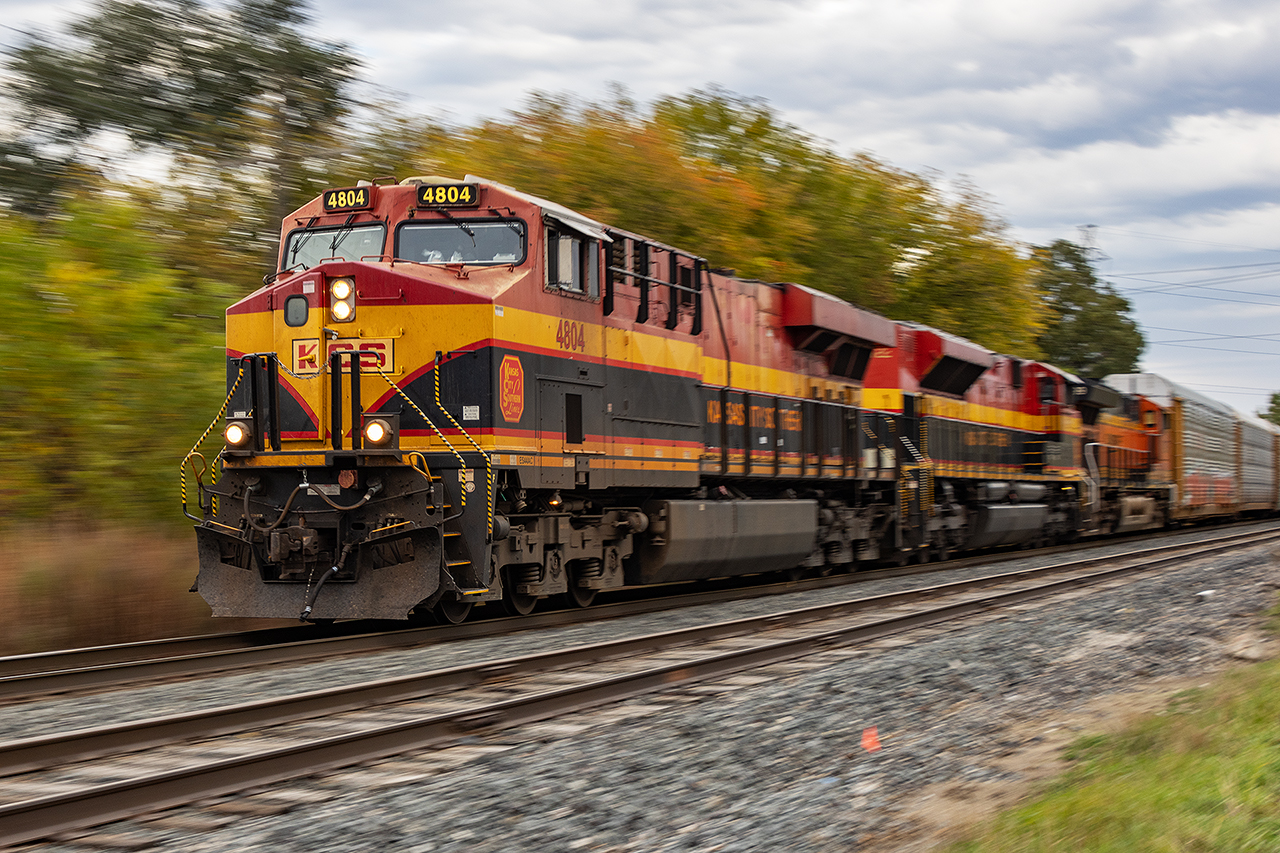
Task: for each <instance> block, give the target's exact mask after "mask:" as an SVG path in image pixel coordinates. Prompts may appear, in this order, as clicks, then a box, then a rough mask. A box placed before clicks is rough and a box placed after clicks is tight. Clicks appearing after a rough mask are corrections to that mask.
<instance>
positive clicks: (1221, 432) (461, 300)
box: [183, 177, 1278, 622]
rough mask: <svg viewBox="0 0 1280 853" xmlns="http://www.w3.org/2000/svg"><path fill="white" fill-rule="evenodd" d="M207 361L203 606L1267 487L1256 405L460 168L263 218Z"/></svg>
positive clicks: (1046, 537) (928, 545) (576, 587)
mask: <svg viewBox="0 0 1280 853" xmlns="http://www.w3.org/2000/svg"><path fill="white" fill-rule="evenodd" d="M227 383H228V385H227V388H228V394H227V399H226V403H225V405H224V407H223V411H222V413H220V417H225V429H224V432H223V435H224V438H225V443H226V444H225V448H224V449H223V450H222V452H221V453H220V454H219V457H218V460H217V463H216V464H215V465H214V466H213V470H212V471H210V472H208V480H209V482H205V474H206V472H205V471H204V470H199V471H198V472H197V473H198V474H199V476H198V477H197V478H196V479H197V487H198V505H199V510H200V512H199V515H196V514H194V513H193V512H191V511H189V510H188V515H190V516H191V517H192V518H193V519H194V520H196V521H197V522H198V524H197V526H196V536H197V540H198V545H199V554H200V573H199V578H198V580H197V589H198V590H199V592H200V594H201V595H203V596H204V598H205V599H206V600H207V601H208V602H209V604H210V605H211V606H212V607H213V612H214V614H215V615H228V616H262V617H298V616H300V617H301V618H303V619H309V620H331V619H339V618H356V617H373V618H392V619H403V618H407V617H409V616H411V615H421V614H426V613H434V614H436V616H438V617H439V618H441V619H444V620H446V621H451V622H456V621H460V620H461V619H463V618H465V617H466V615H467V613H468V612H469V610H470V609H471V607H472V606H473V605H475V604H478V603H488V602H501V604H502V605H503V606H504V607H505V608H506V609H507V610H508V611H509V612H511V613H516V614H523V613H528V612H529V611H530V610H531V609H532V608H533V607H534V606H535V605H536V604H537V602H538V600H539V599H542V598H546V597H549V596H564V597H565V598H566V599H567V600H568V601H570V602H572V603H575V604H577V605H580V606H585V605H587V604H589V603H590V602H591V601H592V599H593V597H594V596H595V594H596V593H597V592H598V591H599V590H604V589H613V588H617V587H621V586H624V585H643V584H659V583H667V582H672V581H684V580H695V579H701V578H713V577H724V576H731V575H739V574H746V573H758V572H767V571H773V570H782V569H799V568H803V567H810V568H814V569H820V570H830V568H832V567H849V566H853V565H854V564H856V563H858V562H860V561H871V560H894V561H904V560H909V559H928V558H932V557H939V556H941V555H944V554H946V553H947V552H949V551H952V550H955V549H964V548H979V547H988V546H997V545H1017V544H1027V543H1035V542H1049V541H1055V540H1062V539H1068V538H1071V537H1075V536H1077V535H1080V534H1082V533H1094V532H1106V531H1110V530H1127V529H1139V528H1142V527H1155V526H1159V525H1161V524H1164V523H1165V522H1166V521H1168V520H1171V519H1177V518H1183V517H1188V516H1197V515H1213V514H1224V513H1236V512H1240V511H1243V510H1271V509H1274V508H1275V507H1276V503H1277V494H1276V480H1277V477H1276V473H1277V472H1276V460H1277V458H1278V457H1277V453H1276V446H1275V445H1276V441H1275V431H1274V430H1272V429H1271V428H1270V427H1269V426H1267V425H1263V424H1260V423H1255V422H1252V421H1248V420H1247V419H1242V418H1240V417H1239V416H1236V415H1235V414H1234V413H1231V412H1230V410H1229V409H1225V407H1221V406H1219V405H1218V404H1213V403H1212V401H1205V400H1203V398H1199V397H1198V396H1197V395H1192V394H1190V392H1185V391H1184V389H1180V388H1178V387H1177V386H1173V385H1171V384H1169V383H1166V382H1164V381H1163V380H1160V379H1159V378H1158V377H1151V376H1134V377H1118V378H1116V381H1115V382H1113V383H1112V384H1114V385H1117V387H1118V388H1119V391H1117V390H1113V389H1112V388H1111V387H1108V386H1106V385H1102V384H1100V383H1094V382H1086V381H1082V380H1079V379H1077V378H1075V377H1073V376H1071V375H1070V374H1067V373H1064V372H1062V371H1060V370H1057V369H1055V368H1053V367H1050V366H1048V365H1044V364H1038V363H1035V362H1030V361H1026V360H1022V359H1018V358H1012V357H1008V356H1001V355H996V354H994V353H991V352H989V351H987V350H985V349H983V348H982V347H979V346H977V345H975V344H973V343H970V342H968V341H965V340H962V339H960V338H956V337H954V336H951V335H948V334H946V333H943V332H940V331H937V330H934V329H930V328H927V327H924V326H920V325H916V324H912V323H899V322H894V321H892V320H889V319H886V318H884V317H882V316H879V315H877V314H874V313H872V312H869V311H865V310H861V309H859V308H856V307H854V306H852V305H849V304H848V303H845V302H843V301H841V300H839V299H836V298H834V297H832V296H829V295H826V294H824V293H821V292H818V291H815V290H812V289H809V288H806V287H801V286H798V285H794V284H770V283H765V282H758V281H746V280H741V279H738V278H734V277H732V276H729V275H726V274H723V273H721V272H718V271H715V270H711V269H709V268H708V266H707V264H706V262H705V261H704V260H703V259H701V258H699V257H697V256H695V255H692V254H689V253H687V252H683V251H680V250H679V249H677V248H674V247H671V246H667V245H663V244H661V243H658V242H656V241H654V240H650V239H648V238H645V237H643V236H641V235H638V234H633V233H629V232H626V231H622V230H619V229H616V228H611V227H609V226H607V225H604V224H601V223H599V222H595V221H593V220H591V219H589V218H588V217H585V216H582V215H580V214H578V213H575V212H574V211H572V210H569V209H567V208H564V207H561V206H559V205H557V204H554V203H552V202H548V201H545V200H542V199H539V198H535V197H533V196H530V195H527V194H525V193H521V192H518V191H516V190H513V189H511V188H509V187H504V186H502V185H499V184H496V183H493V182H491V181H485V180H482V179H479V178H473V177H468V178H466V179H465V180H461V181H458V180H451V179H444V178H412V179H409V180H407V181H404V182H402V183H399V184H393V185H374V184H366V183H362V184H361V185H359V186H356V187H353V188H345V189H337V190H330V191H328V192H325V193H324V194H323V195H322V196H321V197H319V198H317V199H315V200H314V201H312V202H310V203H308V204H307V205H305V206H304V207H302V208H301V209H299V210H298V211H297V212H295V213H294V214H292V215H290V216H289V217H288V218H287V219H286V221H285V223H284V227H283V229H282V232H281V248H280V258H279V267H278V272H276V273H275V274H274V276H273V277H272V278H271V279H270V283H269V284H267V285H266V286H265V287H263V288H262V289H260V290H258V291H257V292H255V293H253V294H251V295H250V296H248V297H246V298H245V299H243V300H241V301H240V302H238V303H236V304H235V305H233V306H232V307H231V308H229V309H228V311H227ZM1125 383H1128V384H1127V385H1126V384H1125ZM1120 392H1125V393H1120ZM1206 419H1207V421H1206ZM1206 442H1207V443H1206ZM1215 442H1216V443H1215ZM197 450H198V447H197ZM200 458H201V457H200V456H199V454H198V453H197V452H196V451H193V452H192V454H191V455H190V456H189V457H188V462H189V463H191V464H190V465H188V464H186V463H184V466H183V472H184V473H183V478H184V479H183V495H184V504H185V502H186V477H187V471H188V468H190V469H191V470H193V471H195V470H197V466H196V464H195V463H196V461H198V460H199V459H200Z"/></svg>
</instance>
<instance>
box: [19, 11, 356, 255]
mask: <svg viewBox="0 0 1280 853" xmlns="http://www.w3.org/2000/svg"><path fill="white" fill-rule="evenodd" d="M305 21H306V16H305V14H304V13H303V5H302V3H301V2H300V0H237V1H236V2H234V3H232V4H231V5H230V6H222V5H220V4H205V3H203V2H201V0H101V2H99V4H98V5H97V6H96V7H95V8H94V9H93V11H92V12H90V13H89V14H88V15H86V16H85V17H83V18H81V19H79V20H77V21H75V22H73V23H72V24H71V25H70V27H69V28H68V30H67V32H65V33H63V34H61V35H60V36H59V37H58V38H56V39H55V38H50V37H46V36H35V37H31V38H29V39H28V40H27V41H26V42H25V43H23V44H21V45H20V46H18V47H16V48H14V49H12V50H11V51H10V54H9V57H8V62H7V63H6V64H7V65H8V70H9V72H10V75H11V76H12V78H13V81H14V85H13V87H12V89H11V91H10V92H9V93H8V95H9V98H11V99H12V101H13V102H14V103H15V105H16V107H17V109H15V110H13V115H14V118H15V124H16V130H15V131H14V132H13V133H12V135H11V138H9V139H5V140H2V141H0V156H3V160H2V162H3V166H2V167H0V179H3V183H0V198H3V199H4V200H6V201H7V202H8V204H9V205H10V207H12V208H14V209H16V210H19V211H22V212H26V213H41V214H48V213H51V212H53V211H55V210H57V208H58V205H59V204H60V203H61V202H62V201H63V200H64V199H65V197H66V196H65V189H66V187H67V186H68V185H70V184H71V183H73V178H74V172H75V171H76V170H81V171H83V170H88V171H90V172H93V173H97V174H101V175H118V174H119V172H120V170H121V169H122V168H126V167H127V166H128V165H129V163H130V162H131V161H136V158H137V155H138V154H140V153H147V154H151V155H153V157H159V158H161V159H163V161H164V162H166V163H167V164H168V166H169V168H170V171H171V178H172V180H171V181H170V182H168V186H166V188H165V193H166V196H167V197H166V198H165V202H166V204H165V206H164V207H162V208H161V211H169V212H171V213H172V214H173V218H175V219H176V218H180V217H181V216H182V215H183V214H185V213H186V212H187V211H186V210H185V208H188V207H195V208H197V209H199V208H200V207H201V200H202V199H201V196H204V197H206V198H207V197H208V196H210V195H213V196H219V195H222V196H223V201H224V203H223V205H222V207H221V208H220V210H221V214H222V215H221V216H220V217H219V219H220V220H221V221H222V223H223V224H224V225H228V224H230V225H232V226H233V228H232V229H231V230H234V231H237V232H240V233H241V234H242V235H243V234H247V235H248V236H250V238H251V239H252V240H253V241H255V245H254V248H255V249H256V250H257V253H258V256H259V259H260V261H261V260H266V259H267V258H269V257H270V252H271V247H270V243H271V241H272V239H273V237H274V235H275V234H277V233H278V227H279V222H280V220H281V218H283V216H284V214H286V213H287V212H288V211H290V210H292V209H294V208H295V207H297V206H298V205H299V204H300V203H301V202H303V201H304V200H306V199H308V198H311V197H312V196H314V195H316V193H317V192H318V190H319V188H320V187H321V186H322V185H323V184H325V183H326V182H327V179H328V171H329V168H328V163H327V161H326V158H327V157H331V156H333V155H334V154H335V153H336V152H337V150H338V147H339V145H338V141H339V140H340V139H341V131H342V121H343V119H344V117H345V116H346V114H347V111H348V109H349V108H350V101H349V98H348V96H347V87H348V85H349V83H350V81H351V80H352V75H353V73H354V70H355V65H356V63H355V60H354V58H353V57H352V56H351V54H350V53H349V52H348V51H347V49H346V48H345V47H342V46H340V45H333V44H326V43H319V42H316V41H314V40H310V39H308V38H306V37H305V36H304V35H303V34H302V32H301V30H300V29H299V28H300V26H301V25H302V24H303V23H305ZM113 136H114V137H116V138H119V137H123V138H124V139H125V140H127V141H128V143H129V147H128V148H127V149H126V150H124V151H122V152H121V151H117V150H116V148H118V146H116V148H113V147H111V146H110V145H109V144H106V143H108V142H109V140H110V139H111V138H113ZM230 186H235V187H237V188H240V189H242V190H244V192H243V194H242V195H239V196H238V197H234V198H228V197H227V196H226V195H224V194H223V193H222V192H221V191H222V190H225V189H226V188H227V187H230ZM60 188H61V189H62V190H63V192H58V190H59V189H60ZM241 245H242V250H243V247H244V246H245V245H246V241H244V240H243V239H242V241H241Z"/></svg>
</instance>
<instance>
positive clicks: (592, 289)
mask: <svg viewBox="0 0 1280 853" xmlns="http://www.w3.org/2000/svg"><path fill="white" fill-rule="evenodd" d="M547 286H548V287H555V288H559V289H560V290H568V291H570V292H573V293H581V294H585V295H587V296H591V297H597V296H599V295H600V241H599V240H591V239H589V238H587V237H583V236H582V235H580V234H577V233H574V232H572V231H567V230H557V229H555V228H550V227H548V228H547Z"/></svg>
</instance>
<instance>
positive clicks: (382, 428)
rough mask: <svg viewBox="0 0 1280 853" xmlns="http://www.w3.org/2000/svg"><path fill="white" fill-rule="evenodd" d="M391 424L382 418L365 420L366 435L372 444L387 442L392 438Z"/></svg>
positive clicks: (366, 439)
mask: <svg viewBox="0 0 1280 853" xmlns="http://www.w3.org/2000/svg"><path fill="white" fill-rule="evenodd" d="M391 435H392V430H391V424H389V423H387V422H386V421H384V420H382V419H381V418H374V419H372V420H369V421H365V424H364V437H365V441H367V442H369V443H370V444H386V443H387V442H388V441H390V440H391Z"/></svg>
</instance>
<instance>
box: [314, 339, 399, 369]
mask: <svg viewBox="0 0 1280 853" xmlns="http://www.w3.org/2000/svg"><path fill="white" fill-rule="evenodd" d="M394 344H395V341H394V340H392V339H391V338H339V339H338V340H336V341H328V342H327V346H326V347H325V350H324V360H325V362H328V361H329V357H330V356H331V355H333V354H334V353H335V352H353V351H355V352H359V353H360V367H361V369H362V370H370V371H372V370H377V369H379V368H381V369H382V370H385V371H387V372H388V373H391V372H393V371H394V370H395V358H394V349H393V347H394ZM347 364H348V360H347V359H343V360H342V366H343V367H346V366H347ZM320 368H321V364H320V342H319V341H316V340H298V341H294V342H293V372H294V373H315V372H317V371H319V370H320Z"/></svg>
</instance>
